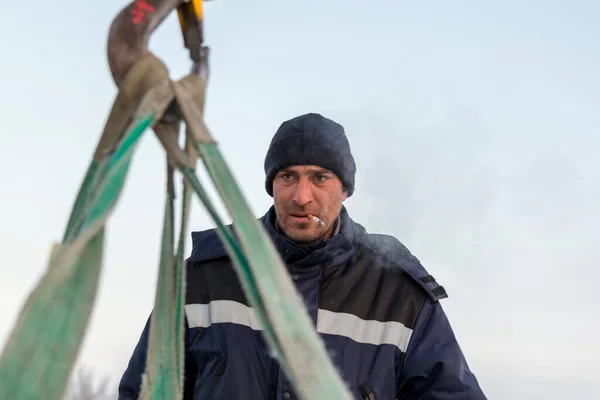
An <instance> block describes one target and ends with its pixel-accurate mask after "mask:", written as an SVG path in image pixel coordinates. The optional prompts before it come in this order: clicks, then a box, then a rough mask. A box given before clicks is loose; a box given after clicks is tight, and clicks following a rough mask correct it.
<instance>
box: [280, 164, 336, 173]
mask: <svg viewBox="0 0 600 400" xmlns="http://www.w3.org/2000/svg"><path fill="white" fill-rule="evenodd" d="M281 171H282V172H294V173H297V174H315V173H319V174H323V173H330V174H331V173H333V172H331V171H330V170H328V169H327V168H323V167H320V166H318V165H291V166H289V167H285V168H283V169H282V170H281Z"/></svg>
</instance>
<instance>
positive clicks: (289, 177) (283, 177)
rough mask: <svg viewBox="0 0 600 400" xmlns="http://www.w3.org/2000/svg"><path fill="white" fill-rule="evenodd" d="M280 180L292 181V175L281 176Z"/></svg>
mask: <svg viewBox="0 0 600 400" xmlns="http://www.w3.org/2000/svg"><path fill="white" fill-rule="evenodd" d="M281 179H283V180H284V181H289V180H290V179H292V174H283V175H281Z"/></svg>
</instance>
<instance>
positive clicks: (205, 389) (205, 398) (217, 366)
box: [199, 358, 227, 400]
mask: <svg viewBox="0 0 600 400" xmlns="http://www.w3.org/2000/svg"><path fill="white" fill-rule="evenodd" d="M226 366H227V362H226V361H225V360H223V359H221V358H217V359H215V361H214V363H213V365H212V366H211V367H210V369H209V370H208V371H207V372H206V374H205V375H204V376H203V377H202V378H201V382H200V385H199V386H200V396H199V398H200V399H202V400H209V399H211V398H212V396H213V394H214V392H215V389H216V388H217V385H218V384H219V382H221V378H222V377H223V373H224V372H225V367H226Z"/></svg>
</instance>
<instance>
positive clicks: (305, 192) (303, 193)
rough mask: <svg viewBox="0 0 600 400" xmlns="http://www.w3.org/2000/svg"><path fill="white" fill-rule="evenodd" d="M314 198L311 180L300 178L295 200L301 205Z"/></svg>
mask: <svg viewBox="0 0 600 400" xmlns="http://www.w3.org/2000/svg"><path fill="white" fill-rule="evenodd" d="M311 200H312V193H311V187H310V182H308V179H300V180H299V181H298V184H297V185H296V193H294V201H295V202H296V204H298V205H299V206H305V205H306V204H307V203H309V202H310V201H311Z"/></svg>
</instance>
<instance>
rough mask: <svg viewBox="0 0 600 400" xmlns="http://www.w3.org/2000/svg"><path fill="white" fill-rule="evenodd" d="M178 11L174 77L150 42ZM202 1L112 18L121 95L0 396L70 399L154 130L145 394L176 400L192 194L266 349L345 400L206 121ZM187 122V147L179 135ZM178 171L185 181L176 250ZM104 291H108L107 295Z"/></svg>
mask: <svg viewBox="0 0 600 400" xmlns="http://www.w3.org/2000/svg"><path fill="white" fill-rule="evenodd" d="M173 11H176V12H177V13H178V16H179V21H180V25H181V28H182V33H183V38H184V45H185V46H186V48H188V50H189V53H190V57H191V59H192V64H193V65H192V70H191V73H190V74H189V75H187V76H185V77H184V78H182V79H181V80H179V81H172V80H171V79H170V77H169V72H168V70H167V68H166V66H165V65H164V63H163V62H162V61H160V60H159V59H158V58H157V57H155V56H154V55H153V54H152V53H151V52H150V51H149V50H148V47H147V43H148V38H149V36H150V34H151V33H152V32H153V31H154V30H155V29H156V27H157V26H158V25H159V24H160V23H162V21H164V19H165V18H166V17H167V16H168V14H169V13H171V12H173ZM202 22H203V3H202V0H191V1H183V0H135V1H133V2H132V3H130V4H128V5H127V6H126V7H124V8H123V9H122V10H121V11H120V12H119V13H118V14H117V16H116V18H115V20H114V21H113V23H112V25H111V29H110V33H109V38H108V59H109V65H110V69H111V73H112V76H113V79H114V81H115V83H116V85H117V87H118V93H117V96H116V98H115V101H114V103H113V106H112V109H111V111H110V113H109V115H108V118H107V121H106V123H105V126H104V130H103V132H102V134H101V136H100V140H99V142H98V145H97V147H96V150H95V152H94V154H93V157H92V160H91V162H90V164H89V166H88V169H87V172H86V174H85V176H84V179H83V182H82V183H81V186H80V189H79V192H78V193H77V196H76V198H75V202H74V205H73V208H72V212H71V215H70V218H69V220H68V222H67V226H66V229H65V233H64V237H63V238H62V240H61V242H60V243H57V244H55V245H54V246H53V247H52V251H51V254H50V257H49V261H48V266H47V269H46V271H45V273H44V275H43V276H42V277H41V279H40V281H39V282H38V283H37V285H36V286H35V288H34V290H33V291H32V292H31V293H30V294H29V297H28V298H27V300H26V302H25V304H24V305H23V307H22V309H21V312H20V314H19V316H18V318H17V321H16V323H15V326H14V327H13V329H12V331H11V332H10V335H9V338H8V341H7V343H6V345H5V347H4V349H3V350H2V354H1V356H0V398H2V399H11V400H34V399H35V400H38V399H45V400H58V399H60V398H62V396H64V394H65V393H66V388H67V385H68V382H69V379H70V376H71V374H72V370H73V367H74V363H75V360H76V357H77V354H78V352H79V350H80V347H81V342H82V339H83V337H84V334H85V332H86V329H87V327H88V323H89V317H90V313H91V311H92V309H93V306H94V302H95V298H96V293H97V291H98V290H99V288H98V282H99V276H100V272H101V269H102V255H103V251H104V234H105V225H106V222H107V220H108V218H109V216H110V214H111V213H112V211H113V210H114V208H115V206H116V204H117V201H118V199H119V196H120V193H121V192H122V189H123V187H124V185H125V180H126V178H127V174H128V170H129V166H130V165H131V162H132V158H133V155H134V153H135V150H136V147H137V145H138V143H139V141H140V139H141V138H142V135H143V134H144V133H145V132H146V131H148V130H149V129H152V130H153V131H154V133H155V134H156V137H157V138H158V140H159V141H160V143H161V145H162V146H163V148H164V150H165V153H166V171H167V187H166V194H165V197H166V199H165V209H164V223H163V231H162V245H161V246H162V248H161V252H160V261H159V262H160V264H159V270H158V282H157V287H156V294H155V301H154V309H153V313H152V320H151V326H150V340H149V346H148V358H147V364H146V369H145V372H144V377H143V386H142V388H141V389H142V390H141V395H140V399H162V400H174V399H181V398H182V395H183V354H184V349H183V342H184V339H183V338H184V332H183V327H184V318H185V315H184V296H185V290H186V288H185V287H184V284H185V267H184V262H185V261H184V258H185V257H184V254H183V251H184V250H183V249H184V241H185V239H184V237H185V235H186V232H187V229H188V219H189V218H188V217H189V207H190V202H191V199H192V195H193V194H194V193H195V194H196V195H197V196H198V197H199V199H200V200H201V202H202V203H203V205H204V207H205V208H206V210H207V212H208V213H209V214H210V216H211V218H212V219H213V221H214V222H215V224H216V226H217V231H218V234H219V237H220V239H221V240H222V242H223V244H224V245H225V247H226V249H227V252H228V254H229V256H230V258H231V260H232V261H233V264H234V266H235V269H236V272H237V274H238V277H239V279H240V281H241V283H242V287H243V289H244V292H245V294H246V296H247V297H248V300H249V302H250V304H251V305H252V307H253V308H254V310H255V312H256V314H257V317H258V320H259V322H260V325H261V332H262V334H263V335H264V337H265V339H266V341H267V343H268V346H269V348H270V350H271V353H272V354H273V355H274V356H275V357H276V358H277V360H278V361H279V362H280V364H281V365H282V367H283V368H284V370H285V371H286V373H287V375H288V376H289V378H290V380H291V382H292V385H293V386H294V387H295V389H296V391H297V393H298V395H299V396H300V397H301V398H302V399H310V400H331V399H340V400H349V399H351V398H352V397H351V395H350V392H349V391H348V389H347V387H346V386H345V384H344V383H343V381H342V379H341V378H340V376H339V375H338V373H337V370H336V368H335V367H334V365H333V363H332V362H331V359H330V358H329V356H328V354H327V351H326V348H325V346H324V344H323V342H322V341H321V339H320V337H319V335H318V334H317V333H316V331H315V329H314V327H313V325H312V322H311V320H310V318H309V316H308V313H307V311H306V309H305V308H304V305H303V302H302V300H301V298H300V296H299V295H298V293H297V291H296V289H295V287H294V285H293V282H292V280H291V278H290V276H289V274H288V272H287V269H286V267H285V265H284V264H283V262H282V260H281V258H280V256H279V254H278V252H277V250H276V249H275V247H274V245H273V243H272V242H271V239H270V238H269V236H268V235H267V234H266V232H265V231H264V228H263V227H262V225H261V224H260V223H259V221H258V220H257V219H256V218H255V217H254V215H253V213H252V212H251V210H250V208H249V206H248V203H247V202H246V200H245V198H244V195H243V194H242V192H241V190H240V188H239V186H238V185H237V183H236V181H235V179H234V177H233V176H232V173H231V171H230V169H229V167H228V165H227V163H226V162H225V160H224V158H223V156H222V154H221V152H220V150H219V147H218V145H217V143H216V142H215V141H214V139H213V138H212V136H211V135H210V133H209V131H208V128H207V127H206V125H205V123H204V120H203V118H204V116H203V113H204V99H205V90H206V83H207V80H208V78H207V77H208V72H207V71H208V67H207V65H208V61H207V59H208V49H207V47H205V46H204V45H203V34H202ZM182 122H183V123H184V124H185V144H184V145H183V148H182V147H181V146H180V144H179V132H180V130H181V129H180V128H181V125H182ZM198 158H201V159H202V162H203V164H204V166H205V168H206V170H207V172H208V174H209V176H210V178H211V180H212V182H213V183H214V185H215V187H216V188H217V190H218V192H219V195H220V197H221V199H222V201H223V203H224V205H225V206H226V209H227V210H228V212H229V214H230V216H231V218H232V220H233V224H232V225H225V224H224V223H223V221H222V220H221V218H220V216H219V215H218V213H217V212H216V210H215V207H214V205H213V204H212V202H211V200H210V199H209V197H208V196H207V194H206V192H205V190H204V188H203V186H202V184H201V182H200V180H199V179H198V177H197V175H196V172H195V170H196V164H197V160H198ZM175 172H179V173H181V175H182V176H183V178H184V179H183V188H182V195H181V197H180V199H181V202H182V206H181V210H182V211H181V216H180V218H181V228H180V232H179V235H178V238H177V243H175V232H174V219H175V212H174V201H175V183H174V180H175ZM108 290H110V288H108Z"/></svg>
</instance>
